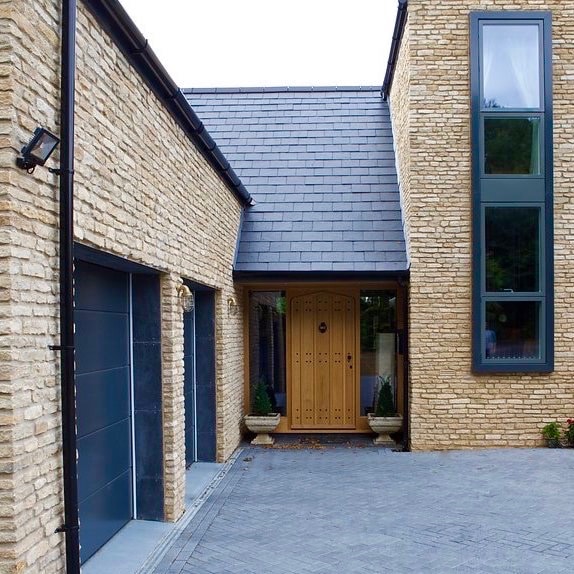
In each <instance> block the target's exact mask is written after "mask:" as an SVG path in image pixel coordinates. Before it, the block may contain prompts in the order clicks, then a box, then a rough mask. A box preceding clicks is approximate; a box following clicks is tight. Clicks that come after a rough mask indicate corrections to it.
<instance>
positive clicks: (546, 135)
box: [470, 11, 554, 372]
mask: <svg viewBox="0 0 574 574" xmlns="http://www.w3.org/2000/svg"><path fill="white" fill-rule="evenodd" d="M470 29H471V35H470V36H471V107H472V166H473V167H472V170H473V174H472V210H473V214H472V217H473V320H472V341H473V353H472V356H473V370H474V371H475V372H550V371H552V370H553V368H554V357H553V355H554V348H553V336H554V318H553V314H554V312H553V301H554V295H553V290H554V265H553V257H554V253H553V212H552V197H553V168H552V166H553V156H552V53H551V51H552V41H551V34H552V30H551V14H550V13H549V12H533V11H525V12H514V11H504V12H495V11H488V12H472V13H471V15H470Z"/></svg>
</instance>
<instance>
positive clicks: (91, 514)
mask: <svg viewBox="0 0 574 574" xmlns="http://www.w3.org/2000/svg"><path fill="white" fill-rule="evenodd" d="M131 481H132V478H131V473H130V472H125V473H123V474H122V475H121V476H118V477H117V478H116V479H115V480H114V481H112V482H111V483H109V484H107V485H106V486H105V487H104V488H102V489H101V490H99V491H98V492H96V493H94V494H93V495H92V496H90V497H89V498H88V499H87V500H85V501H84V502H82V503H80V545H81V550H80V557H81V561H82V562H85V561H86V560H87V559H88V558H89V557H90V556H91V555H92V554H93V553H94V552H95V551H96V550H98V549H99V548H100V547H101V546H102V545H103V544H105V543H106V542H107V541H108V540H109V538H110V536H111V534H114V533H116V532H117V531H118V530H119V529H120V528H122V527H123V526H124V525H125V524H127V523H128V522H129V520H130V519H129V518H126V517H130V516H131V515H132V508H131ZM110 533H111V534H110Z"/></svg>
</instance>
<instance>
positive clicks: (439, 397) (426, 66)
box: [391, 0, 574, 450]
mask: <svg viewBox="0 0 574 574" xmlns="http://www.w3.org/2000/svg"><path fill="white" fill-rule="evenodd" d="M487 9H493V10H551V11H552V13H553V22H554V23H553V50H554V54H553V60H554V72H553V73H554V77H553V81H554V111H555V120H554V152H555V164H554V175H555V186H554V198H555V199H554V204H555V227H556V229H555V244H554V245H555V261H556V271H555V279H556V287H555V294H556V310H555V320H556V334H555V347H556V348H555V362H556V367H555V372H554V373H552V374H550V375H543V374H512V375H492V374H488V375H475V374H473V373H472V372H471V247H472V243H471V148H470V117H471V116H470V92H469V91H470V63H469V11H470V10H487ZM408 10H409V15H408V30H407V34H406V36H405V38H406V39H405V40H404V43H403V46H402V47H401V52H400V59H399V63H398V66H397V69H396V75H395V81H394V83H393V88H392V91H391V110H392V115H393V125H394V130H395V137H396V141H397V147H398V151H399V166H400V175H401V192H402V194H403V202H404V205H405V218H406V231H407V235H408V243H409V251H410V253H409V255H410V261H411V279H410V385H411V388H410V392H411V440H412V448H413V449H415V450H423V449H449V448H467V447H504V446H536V445H539V444H541V437H540V428H541V427H542V426H543V425H544V423H546V422H548V421H550V420H555V419H558V420H562V421H564V420H565V419H566V417H568V416H573V415H574V352H573V346H572V341H573V337H572V334H571V330H570V325H571V324H572V323H573V321H574V290H573V289H572V285H573V284H574V272H573V271H572V265H571V260H572V257H573V255H574V252H573V250H572V240H571V238H572V229H574V207H573V203H574V202H573V199H574V175H573V170H572V166H573V165H574V146H573V144H572V142H573V141H574V122H573V121H572V117H573V112H574V84H573V82H572V77H573V76H574V52H573V51H572V50H571V43H572V38H574V5H572V4H570V3H568V2H563V1H559V0H554V1H546V2H544V1H536V0H530V1H521V2H516V1H515V2H512V1H508V0H483V1H477V0H475V1H471V0H443V1H441V2H428V1H426V0H411V1H409V8H408ZM407 68H408V73H407V71H406V70H407Z"/></svg>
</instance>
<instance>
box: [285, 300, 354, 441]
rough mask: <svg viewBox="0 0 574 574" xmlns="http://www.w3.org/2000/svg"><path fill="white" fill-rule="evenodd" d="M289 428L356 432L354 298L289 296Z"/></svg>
mask: <svg viewBox="0 0 574 574" xmlns="http://www.w3.org/2000/svg"><path fill="white" fill-rule="evenodd" d="M289 309H290V312H289V324H290V337H291V353H290V355H291V356H290V368H291V405H290V406H291V428H293V429H317V430H320V429H354V428H355V394H356V385H355V381H356V376H355V371H356V369H355V356H354V355H355V330H356V325H355V299H354V297H351V296H348V295H344V294H340V293H331V292H326V291H321V292H316V293H309V294H304V295H298V296H294V297H292V298H291V300H290V304H289Z"/></svg>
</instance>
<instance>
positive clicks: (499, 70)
mask: <svg viewBox="0 0 574 574" xmlns="http://www.w3.org/2000/svg"><path fill="white" fill-rule="evenodd" d="M538 35H539V27H538V26H537V25H536V24H520V25H516V24H514V25H513V24H505V25H500V24H498V25H493V24H490V25H489V24H485V25H484V26H483V28H482V89H483V108H522V109H538V108H540V47H539V46H540V44H539V38H538Z"/></svg>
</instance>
